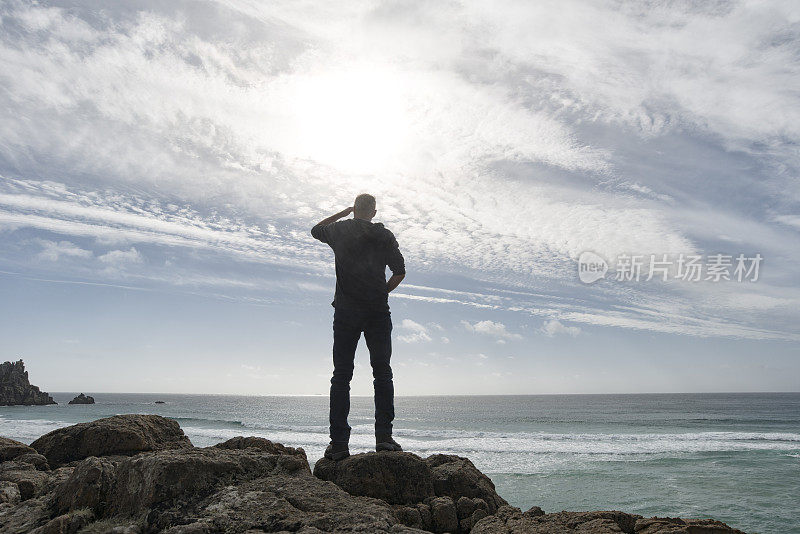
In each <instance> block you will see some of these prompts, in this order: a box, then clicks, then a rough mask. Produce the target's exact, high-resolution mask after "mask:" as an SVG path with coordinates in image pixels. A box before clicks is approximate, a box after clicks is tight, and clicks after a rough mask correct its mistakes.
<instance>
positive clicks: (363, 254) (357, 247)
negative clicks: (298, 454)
mask: <svg viewBox="0 0 800 534" xmlns="http://www.w3.org/2000/svg"><path fill="white" fill-rule="evenodd" d="M351 213H352V214H353V218H352V219H348V220H345V221H339V222H336V221H338V220H339V219H341V218H342V217H347V216H348V215H350V214H351ZM376 213H377V210H376V209H375V197H373V196H372V195H367V194H362V195H358V196H357V197H356V200H355V203H354V204H353V207H352V208H347V209H345V210H342V211H341V212H339V213H337V214H335V215H331V216H330V217H328V218H327V219H324V220H322V221H320V222H319V223H317V225H316V226H314V228H312V229H311V235H312V236H314V238H315V239H319V240H320V241H322V242H323V243H327V244H328V245H330V247H331V248H332V249H333V252H334V256H335V258H336V293H335V295H334V299H333V303H332V304H333V307H334V308H335V311H334V313H333V378H331V398H330V418H329V421H330V437H331V442H330V444H329V445H328V448H327V449H325V457H326V458H330V459H332V460H341V459H342V458H347V457H348V456H350V450H349V448H348V442H349V441H350V425H348V424H347V416H348V414H349V413H350V380H351V379H352V378H353V362H354V360H355V353H356V346H357V345H358V340H359V338H360V337H361V332H364V338H365V339H366V341H367V348H369V362H370V364H371V365H372V376H373V377H374V379H375V380H374V381H373V384H374V386H375V450H378V451H400V450H402V448H401V447H400V445H398V443H397V442H396V441H395V440H394V439H392V421H393V420H394V384H393V383H392V368H391V366H390V365H389V360H390V358H391V356H392V319H391V315H390V313H389V293H390V292H391V291H392V290H393V289H394V288H396V287H397V286H398V285H399V284H400V282H401V281H402V280H403V278H404V277H405V273H406V269H405V263H404V260H403V255H402V254H400V249H399V248H398V246H397V240H396V239H395V238H394V234H392V232H390V231H389V230H387V229H386V228H384V227H383V224H381V223H373V222H372V218H373V217H375V214H376ZM387 266H388V267H389V269H390V270H391V271H392V276H391V278H389V281H388V282H387V281H386V267H387Z"/></svg>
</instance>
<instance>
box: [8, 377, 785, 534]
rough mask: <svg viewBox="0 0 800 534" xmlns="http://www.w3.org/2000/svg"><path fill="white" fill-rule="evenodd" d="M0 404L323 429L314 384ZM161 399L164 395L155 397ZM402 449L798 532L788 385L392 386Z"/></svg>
mask: <svg viewBox="0 0 800 534" xmlns="http://www.w3.org/2000/svg"><path fill="white" fill-rule="evenodd" d="M87 393H88V392H87ZM75 395H76V393H75V392H69V393H55V394H53V397H54V398H55V400H56V401H57V402H58V405H53V406H11V407H0V436H6V437H10V438H13V439H17V440H20V441H23V442H25V443H31V442H32V441H33V440H34V439H36V438H37V437H38V436H40V435H42V434H44V433H46V432H49V431H50V430H53V429H56V428H59V427H63V426H66V425H71V424H74V423H78V422H83V421H91V420H93V419H98V418H101V417H106V416H110V415H115V414H125V413H142V414H159V415H162V416H165V417H170V418H173V419H175V420H177V421H178V423H180V425H181V427H182V428H183V430H184V432H186V434H187V435H188V436H189V438H190V439H191V440H192V443H194V444H195V445H196V446H201V447H202V446H209V445H213V444H215V443H219V442H221V441H224V440H226V439H229V438H231V437H234V436H242V435H244V436H263V437H266V438H269V439H271V440H273V441H277V442H280V443H283V444H285V445H289V446H293V447H303V448H304V449H305V450H306V453H307V454H308V459H309V461H310V463H311V464H312V466H313V464H314V462H316V460H318V459H319V458H320V457H321V456H322V453H323V449H324V447H325V445H326V444H327V442H328V436H327V412H328V398H327V397H326V396H280V397H270V396H233V395H177V394H170V395H167V394H120V393H107V394H103V393H93V394H92V395H94V397H95V400H96V404H93V405H68V404H67V402H68V401H69V400H70V399H71V398H72V397H74V396H75ZM155 401H163V402H164V404H156V403H155ZM373 409H374V408H373V403H372V399H371V398H370V397H353V399H352V408H351V417H350V424H351V426H352V427H353V434H352V437H351V442H350V447H351V452H352V453H356V452H364V451H368V450H370V449H371V447H372V446H373V445H374V438H373V428H372V421H373V419H372V418H373ZM396 413H397V417H396V419H395V431H394V435H395V438H396V439H397V441H399V442H400V443H401V444H402V445H403V447H404V449H405V450H407V451H411V452H414V453H416V454H419V455H421V456H427V455H430V454H434V453H446V454H457V455H460V456H466V457H468V458H469V459H470V460H472V462H473V463H474V464H475V465H476V467H478V468H479V469H480V470H481V471H483V472H484V473H486V474H487V475H488V476H489V477H491V479H492V480H493V481H494V483H495V485H496V487H497V491H498V493H499V494H500V495H501V496H502V497H504V498H505V499H506V500H507V501H508V502H509V503H510V504H512V505H514V506H518V507H520V508H522V509H523V510H527V509H528V508H530V507H531V506H540V507H541V508H542V509H544V510H545V511H546V512H557V511H561V510H575V511H577V510H623V511H626V512H632V513H636V514H641V515H643V516H647V517H649V516H654V515H657V516H662V517H663V516H669V517H710V518H714V519H719V520H721V521H724V522H726V523H728V524H729V525H731V526H733V527H735V528H739V529H741V530H744V531H745V532H748V533H755V532H758V533H781V534H788V533H800V393H714V394H641V395H639V394H630V395H526V396H430V397H398V398H397V399H396Z"/></svg>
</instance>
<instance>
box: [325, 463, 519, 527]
mask: <svg viewBox="0 0 800 534" xmlns="http://www.w3.org/2000/svg"><path fill="white" fill-rule="evenodd" d="M314 475H315V476H316V477H318V478H321V479H322V480H330V481H331V482H333V483H335V484H336V485H337V486H339V487H340V488H342V489H343V490H345V491H346V492H348V493H349V494H351V495H358V496H366V497H374V498H376V499H381V500H382V501H385V502H387V503H389V504H392V505H394V506H393V510H394V513H395V516H396V517H397V519H398V521H399V522H400V523H402V524H404V525H406V526H410V527H414V528H420V529H424V530H427V531H431V532H469V531H470V530H471V529H472V526H473V525H474V524H475V523H476V522H478V521H480V520H481V519H482V518H484V517H486V516H487V515H490V514H493V513H495V512H496V511H497V509H498V508H499V507H500V506H506V505H507V504H508V503H507V502H506V501H505V500H504V499H503V498H502V497H500V496H499V495H498V494H497V492H496V491H495V488H494V484H493V483H492V481H491V480H490V479H489V477H487V476H486V475H484V474H483V473H481V472H480V471H478V469H477V468H476V467H475V466H474V465H472V462H470V461H469V460H468V459H466V458H461V457H459V456H448V455H444V454H436V455H433V456H429V457H428V458H425V459H423V458H420V457H419V456H417V455H416V454H411V453H408V452H377V453H368V454H356V455H353V456H350V457H348V458H346V459H344V460H341V461H339V462H334V461H332V460H328V459H326V458H322V459H321V460H319V461H318V462H317V463H316V465H315V466H314Z"/></svg>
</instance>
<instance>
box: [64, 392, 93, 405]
mask: <svg viewBox="0 0 800 534" xmlns="http://www.w3.org/2000/svg"><path fill="white" fill-rule="evenodd" d="M68 404H94V397H92V396H90V395H84V394H83V393H81V394H80V395H78V396H77V397H75V398H74V399H72V400H71V401H69V403H68Z"/></svg>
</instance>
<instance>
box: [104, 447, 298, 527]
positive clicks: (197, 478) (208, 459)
mask: <svg viewBox="0 0 800 534" xmlns="http://www.w3.org/2000/svg"><path fill="white" fill-rule="evenodd" d="M277 473H290V474H294V473H301V474H302V473H305V474H306V476H309V475H308V462H306V461H305V458H303V457H300V456H297V455H288V454H287V455H281V454H268V453H265V452H263V451H260V450H257V449H241V450H229V449H217V448H213V447H209V448H202V449H199V448H198V449H182V450H162V451H157V452H153V453H150V454H142V455H138V456H134V457H132V458H126V459H124V460H123V461H122V462H120V463H119V465H118V466H117V467H116V469H115V473H114V483H113V486H112V488H111V490H110V493H109V496H108V502H109V505H108V507H107V508H106V511H105V513H106V515H113V516H127V517H135V516H140V515H142V514H146V513H147V512H148V511H152V510H162V509H165V508H176V509H178V510H183V512H184V513H187V512H188V511H189V510H191V509H192V506H193V503H194V502H196V501H197V500H199V499H201V498H203V497H205V496H207V495H208V494H210V493H212V492H213V491H215V490H216V489H217V488H219V487H221V486H227V485H234V484H241V483H243V482H246V481H248V480H252V479H254V478H259V477H264V476H268V475H272V474H277ZM161 515H163V514H161ZM168 519H169V518H168ZM153 521H154V520H153ZM167 522H169V521H167Z"/></svg>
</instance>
